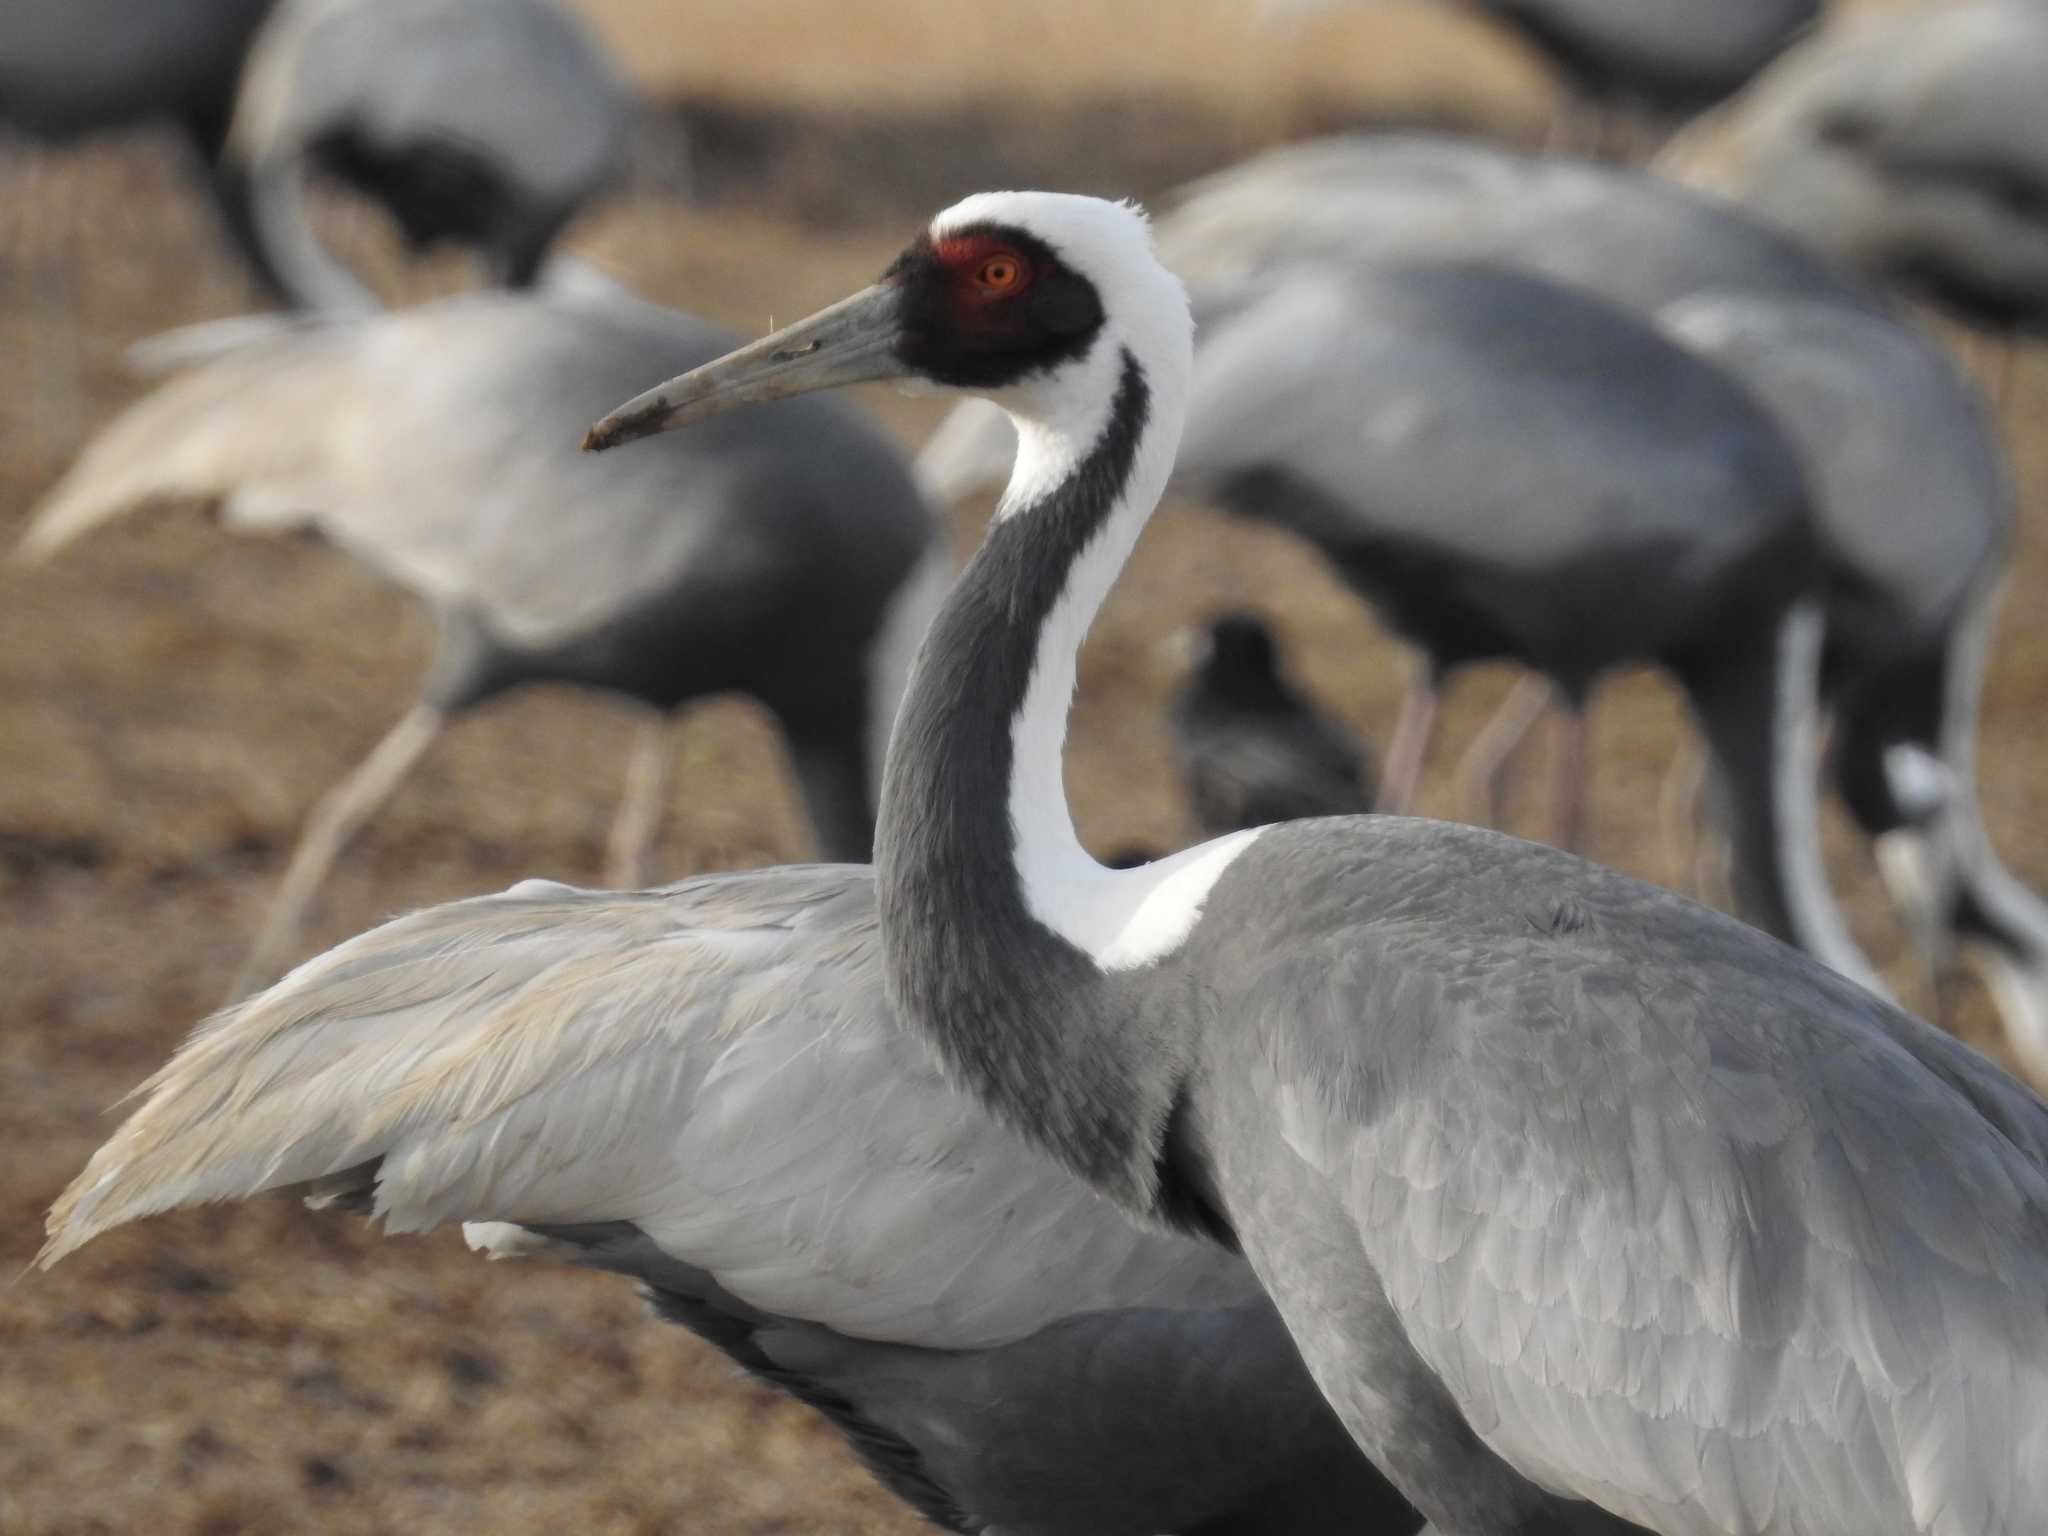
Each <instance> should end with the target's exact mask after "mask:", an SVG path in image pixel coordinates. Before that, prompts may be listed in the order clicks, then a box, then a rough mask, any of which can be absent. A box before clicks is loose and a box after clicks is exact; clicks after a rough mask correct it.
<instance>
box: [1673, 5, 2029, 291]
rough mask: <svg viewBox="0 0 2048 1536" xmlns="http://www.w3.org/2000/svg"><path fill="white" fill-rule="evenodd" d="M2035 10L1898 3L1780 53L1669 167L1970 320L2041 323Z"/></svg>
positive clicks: (1696, 131) (1676, 148) (1699, 128)
mask: <svg viewBox="0 0 2048 1536" xmlns="http://www.w3.org/2000/svg"><path fill="white" fill-rule="evenodd" d="M2044 77H2048V8H2044V7H2042V6H2041V5H2039V4H2038V3H2035V0H1971V3H1968V4H1961V5H1942V6H1900V7H1896V8H1892V9H1887V10H1884V11H1881V12H1876V13H1873V14H1869V15H1860V16H1855V17H1851V18H1847V19H1845V20H1843V21H1841V22H1839V23H1836V24H1832V25H1830V26H1829V27H1828V28H1827V29H1826V30H1825V31H1822V32H1820V33H1818V34H1816V35H1815V36H1814V37H1813V38H1812V39H1811V40H1809V41H1807V42H1806V43H1803V44H1802V45H1801V46H1800V47H1798V48H1797V49H1795V50H1793V51H1792V52H1791V53H1788V54H1787V55H1786V56H1785V57H1784V58H1783V59H1782V60H1780V61H1779V62H1778V64H1777V65H1775V66H1774V67H1773V68H1772V69H1771V70H1770V71H1769V72H1767V73H1766V74H1765V75H1764V76H1763V77H1762V78H1761V79H1759V80H1758V81H1757V82H1756V84H1755V85H1754V86H1752V87H1751V88H1750V89H1749V90H1748V91H1747V92H1745V93H1744V94H1743V95H1742V96H1741V97H1739V98H1737V99H1736V100H1735V101H1733V102H1730V103H1729V104H1728V106H1727V107H1726V108H1725V109H1724V110H1723V111H1722V112H1720V113H1717V114H1716V115H1715V116H1714V117H1712V118H1709V119H1706V120H1703V121H1702V122H1701V123H1699V124H1698V125H1696V126H1695V127H1693V128H1692V129H1689V130H1688V132H1687V134H1686V136H1685V138H1684V139H1683V140H1681V141H1680V142H1679V143H1677V144H1674V145H1673V146H1672V148H1671V150H1670V151H1669V152H1668V153H1667V155H1666V157H1665V164H1666V165H1667V167H1668V168H1669V169H1670V170H1671V171H1672V172H1673V173H1674V174H1676V175H1678V176H1681V177H1683V178H1685V179H1686V180H1689V181H1693V182H1696V183H1697V184H1700V185H1702V186H1706V187H1709V188H1712V189H1713V190H1715V191H1718V192H1721V193H1723V194H1725V195H1727V196H1730V197H1733V198H1736V199H1739V200H1740V201H1741V202H1742V203H1743V204H1744V205H1745V206H1746V207H1748V208H1751V209H1753V210H1755V211H1756V212H1757V213H1759V214H1761V215H1763V216H1764V217H1766V218H1768V219H1770V220H1772V221H1773V222H1774V223H1777V224H1779V225H1782V226H1783V227H1784V228H1786V229H1789V230H1791V231H1793V232H1795V233H1797V234H1798V235H1800V236H1801V237H1802V238H1804V239H1807V240H1810V241H1812V242H1813V243H1814V244H1816V245H1818V246H1821V247H1824V248H1825V249H1827V250H1830V251H1833V252H1835V253H1837V254H1838V255H1840V256H1842V257H1844V258H1845V259H1847V260H1849V261H1851V262H1853V263H1855V264H1856V265H1857V266H1859V267H1862V268H1864V269H1865V270H1867V271H1870V272H1872V273H1875V274H1877V275H1878V276H1880V277H1883V278H1885V279H1886V280H1888V281H1892V282H1897V283H1901V284H1903V285H1905V286H1906V287H1908V288H1911V289H1913V290H1915V291H1916V292H1919V293H1921V294H1924V295H1926V296H1928V297H1931V298H1933V299H1935V300H1937V301H1939V302H1941V303H1943V304H1946V305H1948V306H1949V307H1951V308H1952V309H1954V310H1956V311H1957V312H1959V313H1960V314H1962V315H1963V316H1965V317H1966V318H1969V319H1972V320H1975V321H1977V322H1978V323H1980V324H1986V325H1991V326H1997V327H2002V328H2020V329H2025V330H2040V329H2041V328H2043V327H2044V326H2048V93H2044V92H2043V91H2042V89H2041V81H2042V79H2043V78H2044Z"/></svg>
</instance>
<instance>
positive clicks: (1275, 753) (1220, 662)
mask: <svg viewBox="0 0 2048 1536" xmlns="http://www.w3.org/2000/svg"><path fill="white" fill-rule="evenodd" d="M1196 643H1197V644H1198V645H1199V646H1200V647H1201V654H1200V656H1199V659H1198V661H1197V663H1196V666H1195V669H1194V671H1193V673H1192V675H1191V676H1190V677H1189V678H1188V681H1187V683H1186V684H1185V686H1183V687H1182V688H1181V690H1180V692H1179V693H1178V694H1176V695H1175V697H1174V699H1173V704H1172V709H1171V716H1172V722H1173V749H1174V765H1175V767H1176V768H1178V769H1179V771H1180V779H1181V783H1182V785H1183V786H1185V788H1186V790H1187V793H1188V799H1189V802H1190V803H1191V804H1192V805H1193V807H1194V812H1195V821H1196V822H1197V824H1198V825H1199V826H1200V827H1201V829H1202V835H1203V836H1204V837H1221V836H1222V835H1223V834H1224V833H1226V832H1235V831H1237V830H1239V829H1240V828H1243V827H1259V826H1264V825H1265V824H1266V823H1268V822H1274V821H1293V820H1296V819H1299V818H1301V817H1305V816H1349V815H1355V814H1357V813H1359V812H1363V811H1369V810H1371V809H1372V801H1373V795H1374V794H1375V793H1376V792H1377V786H1376V781H1375V779H1374V775H1373V767H1372V757H1371V754H1370V753H1369V752H1368V751H1367V749H1366V747H1365V744H1364V743H1363V742H1361V741H1360V740H1359V739H1358V738H1357V737H1356V736H1355V735H1353V734H1352V733H1351V731H1350V730H1348V729H1347V728H1346V727H1345V726H1344V725H1343V724H1341V723H1340V722H1338V721H1336V720H1333V719H1331V718H1330V717H1329V716H1328V715H1326V714H1324V713H1323V712H1322V711H1321V710H1319V709H1318V708H1317V707H1316V705H1315V703H1314V701H1312V700H1311V699H1310V698H1309V697H1308V696H1307V695H1306V694H1305V693H1303V692H1302V691H1301V690H1300V689H1299V688H1297V687H1296V686H1295V685H1294V684H1293V683H1292V682H1290V681H1289V680H1288V678H1287V677H1286V675H1285V674H1284V672H1283V671H1282V667H1281V660H1280V654H1279V646H1278V642H1277V641H1275V639H1274V637H1273V632H1272V631H1271V630H1270V629H1268V628H1267V627H1266V623H1265V620H1263V619H1261V618H1260V617H1259V616H1258V615H1257V614H1255V613H1251V612H1247V611H1238V612H1233V613H1225V614H1220V615H1218V616H1217V617H1216V618H1214V619H1212V620H1211V621H1210V623H1209V626H1208V628H1207V630H1206V632H1205V633H1204V634H1203V636H1202V638H1201V639H1200V640H1198V641H1197V642H1196Z"/></svg>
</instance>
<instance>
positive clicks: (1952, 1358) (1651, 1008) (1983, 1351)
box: [1259, 827, 2048, 1536]
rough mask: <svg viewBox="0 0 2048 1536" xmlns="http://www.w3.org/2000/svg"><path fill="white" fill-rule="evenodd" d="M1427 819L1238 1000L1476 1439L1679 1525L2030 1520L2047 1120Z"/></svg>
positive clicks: (1816, 989)
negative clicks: (1411, 840)
mask: <svg viewBox="0 0 2048 1536" xmlns="http://www.w3.org/2000/svg"><path fill="white" fill-rule="evenodd" d="M1449 830H1450V829H1447V828H1443V827H1433V828H1430V829H1429V831H1430V832H1432V833H1433V834H1436V836H1435V838H1434V840H1433V841H1432V842H1430V843H1428V844H1427V845H1422V844H1418V845H1417V848H1416V850H1415V852H1416V854H1417V862H1416V864H1415V870H1416V876H1415V880H1414V882H1413V884H1412V885H1405V884H1403V883H1402V880H1403V875H1402V871H1403V870H1405V869H1406V867H1407V866H1406V864H1405V862H1404V860H1405V857H1406V852H1405V851H1404V849H1403V848H1402V847H1401V846H1400V839H1401V838H1402V837H1404V836H1405V835H1406V834H1405V833H1404V832H1403V830H1402V829H1401V828H1398V827H1391V828H1383V829H1378V830H1376V831H1375V834H1374V835H1375V837H1376V839H1377V840H1378V841H1380V842H1382V843H1386V844H1388V845H1390V846H1389V847H1387V848H1384V849H1381V850H1379V852H1380V855H1381V857H1382V861H1383V868H1382V871H1381V873H1380V874H1379V875H1378V876H1376V878H1377V879H1379V880H1380V882H1381V888H1382V892H1383V896H1384V907H1383V910H1382V912H1381V913H1380V914H1376V915H1375V916H1374V917H1373V918H1371V919H1368V920H1366V921H1363V922H1360V921H1357V920H1355V919H1354V918H1352V917H1351V916H1350V915H1349V914H1346V920H1345V921H1342V922H1339V923H1333V925H1332V930H1331V934H1330V936H1329V938H1328V940H1327V942H1324V941H1316V942H1312V943H1309V944H1307V945H1305V946H1304V947H1303V950H1302V951H1301V953H1299V954H1297V955H1296V956H1294V957H1292V958H1289V959H1288V960H1286V961H1284V962H1276V963H1282V964H1284V965H1286V966H1287V967H1288V970H1287V972H1286V974H1285V975H1284V976H1280V977H1274V976H1271V975H1269V976H1265V977H1261V978H1260V980H1259V988H1260V991H1261V992H1264V993H1266V995H1270V996H1274V997H1286V998H1291V999H1294V1000H1295V1002H1296V1006H1294V1007H1293V1009H1292V1018H1291V1019H1290V1020H1289V1021H1287V1022H1284V1023H1283V1022H1280V1021H1279V1020H1278V1019H1277V1017H1276V1019H1275V1021H1274V1022H1273V1023H1272V1024H1270V1025H1269V1026H1268V1028H1269V1030H1270V1031H1273V1032H1274V1033H1273V1034H1272V1035H1271V1037H1270V1038H1271V1042H1272V1044H1271V1047H1270V1048H1271V1050H1272V1052H1273V1054H1272V1058H1271V1059H1272V1062H1273V1065H1274V1070H1275V1072H1276V1077H1277V1083H1276V1090H1275V1091H1276V1092H1277V1093H1278V1094H1279V1097H1280V1102H1281V1103H1283V1104H1284V1105H1285V1106H1286V1116H1285V1128H1286V1131H1287V1135H1288V1141H1289V1144H1290V1145H1291V1146H1292V1147H1293V1148H1294V1150H1295V1152H1296V1153H1297V1154H1298V1155H1299V1156H1300V1157H1301V1158H1303V1159H1304V1160H1305V1161H1307V1162H1308V1163H1309V1164H1310V1165H1311V1166H1313V1167H1317V1168H1320V1169H1322V1170H1323V1171H1324V1172H1325V1174H1326V1176H1327V1177H1328V1178H1329V1179H1330V1180H1331V1182H1332V1186H1333V1187H1334V1188H1336V1189H1340V1190H1342V1191H1344V1194H1343V1196H1342V1198H1343V1200H1344V1202H1345V1204H1346V1205H1347V1206H1348V1207H1349V1208H1350V1210H1351V1211H1352V1212H1353V1213H1354V1216H1355V1219H1356V1222H1357V1228H1358V1232H1359V1236H1360V1241H1361V1244H1362V1246H1363V1248H1364V1250H1365V1254H1366V1256H1367V1258H1368V1260H1369V1262H1370V1263H1371V1265H1372V1266H1373V1269H1374V1271H1375V1272H1376V1273H1377V1274H1378V1276H1379V1278H1380V1281H1381V1283H1382V1286H1383V1288H1384V1290H1385V1293H1386V1295H1387V1298H1388V1300H1389V1301H1390V1302H1391V1304H1392V1305H1393V1307H1394V1309H1395V1311H1396V1313H1397V1314H1398V1316H1399V1318H1400V1320H1401V1323H1402V1325H1403V1327H1404V1329H1405V1330H1406V1332H1407V1334H1408V1336H1409V1338H1410V1341H1411V1342H1412V1343H1413V1345H1414V1347H1415V1349H1416V1350H1417V1351H1418V1353H1420V1354H1421V1356H1422V1357H1423V1358H1424V1359H1425V1360H1426V1361H1427V1362H1428V1364H1429V1366H1430V1368H1431V1369H1432V1370H1433V1371H1435V1372H1436V1373H1437V1374H1438V1376H1439V1377H1440V1379H1441V1380H1442V1382H1443V1383H1444V1385H1445V1387H1446V1388H1447V1389H1448V1390H1449V1391H1450V1393H1451V1394H1452V1396H1453V1398H1454V1399H1455V1400H1456V1401H1457V1402H1458V1404H1459V1405H1460V1407H1461V1409H1462V1411H1463V1412H1464V1413H1465V1414H1466V1415H1467V1416H1468V1418H1469V1420H1470V1421H1471V1423H1472V1425H1473V1427H1474V1429H1475V1430H1476V1431H1477V1432H1478V1433H1479V1434H1480V1435H1481V1437H1482V1438H1483V1439H1485V1440H1486V1442H1487V1443H1488V1444H1489V1445H1491V1446H1492V1447H1493V1448H1494V1449H1495V1450H1496V1451H1497V1452H1498V1453H1499V1454H1500V1455H1502V1456H1503V1457H1504V1458H1505V1459H1506V1460H1507V1461H1509V1462H1510V1463H1511V1464H1512V1465H1514V1466H1515V1467H1516V1468H1518V1469H1519V1470H1520V1471H1522V1472H1523V1473H1524V1475H1526V1476H1528V1477H1529V1478H1531V1479H1532V1480H1533V1481H1535V1482H1537V1483H1539V1484H1540V1485H1542V1486H1545V1487H1548V1488H1552V1489H1555V1490H1559V1491H1567V1492H1572V1493H1574V1494H1576V1495H1578V1496H1582V1497H1585V1496H1590V1497H1594V1498H1596V1499H1597V1500H1598V1501H1599V1502H1601V1503H1602V1504H1604V1505H1605V1506H1606V1507H1608V1508H1609V1509H1611V1510H1612V1511H1614V1512H1615V1513H1617V1514H1619V1515H1621V1516H1623V1517H1624V1518H1627V1519H1630V1520H1634V1521H1636V1522H1638V1523H1640V1524H1644V1525H1648V1526H1650V1527H1652V1528H1654V1529H1657V1530H1660V1531H1664V1532H1667V1533H1670V1536H1695V1533H1696V1536H1725V1533H1726V1532H1730V1531H1740V1532H1743V1533H1745V1536H1772V1533H1780V1536H1880V1533H1899V1536H1906V1533H1925V1536H1965V1533H1970V1536H2021V1533H2023V1532H2034V1531H2038V1530H2040V1529H2041V1528H2042V1521H2043V1518H2044V1515H2048V1266H2044V1265H2043V1263H2042V1258H2043V1256H2044V1255H2048V1106H2044V1105H2043V1104H2042V1102H2041V1101H2040V1100H2039V1099H2037V1098H2035V1097H2033V1096H2032V1095H2031V1094H2029V1093H2028V1092H2027V1091H2026V1090H2025V1089H2024V1088H2023V1087H2022V1086H2021V1085H2019V1084H2018V1083H2016V1082H2014V1081H2013V1080H2011V1079H2010V1078H2007V1077H2005V1076H2004V1075H2003V1074H2002V1073H1999V1072H1998V1071H1997V1069H1996V1068H1994V1067H1992V1066H1991V1065H1990V1064H1989V1063H1987V1062H1984V1061H1983V1060H1982V1059H1981V1058H1978V1057H1975V1056H1974V1055H1973V1053H1971V1052H1970V1051H1969V1050H1968V1049H1967V1048H1966V1047H1964V1046H1962V1045H1961V1044H1959V1043H1958V1042H1956V1041H1954V1040H1953V1039H1951V1038H1949V1037H1947V1036H1944V1035H1942V1034H1940V1033H1939V1032H1938V1031H1935V1030H1933V1029H1931V1028H1930V1027H1928V1026H1926V1025H1924V1024H1922V1023H1920V1022H1919V1021H1918V1020H1914V1019H1911V1018H1909V1017H1907V1016H1906V1015H1904V1014H1902V1013H1900V1012H1899V1011H1898V1010H1896V1009H1892V1008H1890V1007H1888V1006H1887V1005H1885V1004H1883V1003H1882V1002H1880V1001H1879V1000H1877V999H1875V998H1873V997H1870V996H1869V995H1868V994H1866V993H1863V992H1861V991H1860V990H1859V989H1857V988H1855V987H1853V986H1852V985H1850V984H1849V983H1846V982H1844V981H1842V980H1841V979H1840V978H1838V977H1834V976H1832V975H1830V974H1828V973H1826V972H1825V971H1823V970H1821V969H1820V968H1818V967H1816V966H1814V965H1812V964H1811V963H1809V962H1808V961H1806V960H1805V959H1804V958H1803V957H1799V956H1796V955H1794V954H1793V953H1792V952H1790V951H1789V950H1782V949H1780V950H1766V949H1764V948H1762V947H1760V946H1759V945H1758V944H1757V942H1756V939H1755V936H1754V934H1751V933H1749V932H1748V931H1746V930H1744V929H1742V928H1741V927H1740V926H1739V925H1736V924H1733V923H1732V922H1730V921H1728V920H1726V919H1722V918H1719V917H1717V916H1714V915H1712V914H1708V913H1705V912H1703V911H1701V910H1700V909H1698V908H1696V907H1692V906H1690V905H1689V904H1685V903H1681V902H1679V901H1678V900H1677V899H1676V898H1673V897H1669V896H1668V895H1666V894H1664V893H1660V892H1655V891H1652V890H1650V889H1649V888H1647V887H1643V886H1640V885H1637V884H1635V883H1634V882H1628V881H1625V880H1624V879H1622V878H1621V877H1619V876H1610V875H1608V874H1606V873H1605V872H1583V873H1582V872H1580V871H1578V870H1572V869H1565V868H1562V867H1553V866H1552V865H1551V864H1550V863H1549V862H1548V861H1549V859H1550V858H1551V856H1550V855H1549V854H1548V853H1547V852H1545V851H1541V850H1535V849H1528V848H1526V847H1525V846H1524V845H1508V844H1505V843H1504V842H1503V841H1502V840H1500V839H1493V838H1486V837H1484V835H1483V834H1472V838H1473V847H1472V848H1471V849H1469V850H1464V849H1461V848H1460V847H1459V846H1458V845H1457V844H1456V843H1455V842H1454V841H1453V840H1451V839H1449V838H1448V837H1446V836H1444V835H1443V834H1446V833H1447V832H1448V831H1449ZM1300 835H1303V836H1306V835H1308V834H1306V833H1304V834H1300ZM1460 836H1461V837H1463V836H1465V834H1463V833H1462V832H1461V833H1460ZM1286 851H1287V850H1286V849H1285V848H1284V847H1282V848H1279V849H1277V850H1276V851H1275V852H1274V853H1273V855H1272V856H1274V857H1280V856H1283V855H1284V854H1285V853H1286ZM1467 852H1469V853H1470V854H1471V855H1472V856H1473V858H1472V862H1471V867H1469V868H1462V869H1457V870H1455V871H1453V873H1454V874H1455V878H1449V877H1447V874H1446V870H1445V865H1446V864H1447V863H1451V864H1456V863H1457V862H1458V861H1459V860H1460V859H1461V858H1462V857H1463V856H1464V855H1465V854H1466V853H1467ZM1425 856H1426V861H1427V862H1426V863H1425V862H1423V860H1424V858H1425ZM1539 865H1540V866H1541V867H1537V866H1539ZM1386 893H1390V894H1386ZM1560 899H1562V900H1565V901H1566V902H1567V903H1568V904H1569V905H1571V906H1572V907H1573V908H1574V909H1575V920H1574V921H1573V922H1570V923H1567V924H1563V925H1556V924H1553V923H1551V922H1549V921H1546V920H1545V914H1546V913H1547V912H1548V911H1549V910H1550V908H1551V906H1552V905H1553V904H1554V903H1556V902H1558V901H1559V900H1560ZM1295 916H1296V918H1297V920H1299V918H1300V914H1299V913H1297V914H1295ZM1303 1000H1312V1001H1310V1002H1309V1003H1308V1005H1307V1006H1300V1004H1301V1003H1302V1001H1303ZM1360 1021H1368V1022H1366V1023H1365V1024H1363V1025H1361V1022H1360Z"/></svg>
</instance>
